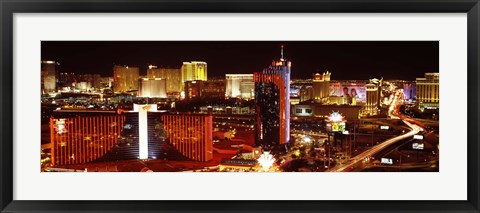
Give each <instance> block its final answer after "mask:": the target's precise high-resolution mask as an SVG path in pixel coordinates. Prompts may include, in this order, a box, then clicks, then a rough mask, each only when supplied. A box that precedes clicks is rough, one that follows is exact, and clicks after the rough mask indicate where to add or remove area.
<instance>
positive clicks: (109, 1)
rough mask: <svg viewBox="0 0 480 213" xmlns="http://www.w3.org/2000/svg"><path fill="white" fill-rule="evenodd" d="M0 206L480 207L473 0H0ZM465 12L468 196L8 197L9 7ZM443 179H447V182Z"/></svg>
mask: <svg viewBox="0 0 480 213" xmlns="http://www.w3.org/2000/svg"><path fill="white" fill-rule="evenodd" d="M0 8H1V25H0V28H1V57H0V64H1V71H0V81H1V85H0V87H1V93H0V100H1V106H0V112H1V113H0V114H1V120H0V135H1V143H0V151H1V153H0V158H1V168H0V173H1V174H0V178H1V180H0V185H1V189H0V191H1V195H0V196H1V200H0V207H1V212H139V211H141V212H190V211H197V212H227V211H230V212H316V211H323V212H356V211H359V212H360V211H362V212H373V211H377V212H480V211H479V157H478V156H479V154H480V149H479V145H478V142H479V141H478V139H479V134H480V131H479V126H478V121H479V114H478V103H479V99H480V96H479V90H480V87H479V83H478V82H480V78H479V71H480V70H479V63H480V60H479V56H480V54H479V45H480V42H479V39H480V37H479V36H480V35H479V24H480V22H479V19H480V17H479V14H480V5H479V1H478V0H405V1H400V0H383V1H380V0H337V1H332V0H300V1H296V0H257V1H252V0H229V1H221V0H197V1H195V0H176V1H174V0H143V1H139V2H137V1H135V0H90V1H78V0H75V1H67V0H38V1H35V0H0ZM83 12H86V13H103V12H105V13H118V12H142V13H156V12H159V13H172V12H179V13H186V12H193V13H203V12H209V13H219V12H222V13H249V12H253V13H258V12H266V13H274V12H286V13H293V12H295V13H297V12H298V13H323V12H329V13H332V12H333V13H339V12H346V13H365V12H373V13H379V12H382V13H467V14H468V16H467V18H468V94H467V95H468V137H467V138H468V153H467V158H468V199H467V200H466V201H360V200H359V201H16V200H13V199H12V198H13V183H14V181H15V180H13V157H12V147H13V142H14V140H13V125H12V124H13V123H14V122H15V121H14V120H13V111H14V110H15V109H14V106H13V39H14V38H13V15H14V13H83ZM445 184H448V183H445ZM438 193H448V192H438Z"/></svg>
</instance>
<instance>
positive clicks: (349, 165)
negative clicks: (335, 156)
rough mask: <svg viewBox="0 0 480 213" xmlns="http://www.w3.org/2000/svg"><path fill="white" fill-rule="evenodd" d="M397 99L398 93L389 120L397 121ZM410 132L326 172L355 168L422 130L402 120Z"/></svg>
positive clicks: (390, 110)
mask: <svg viewBox="0 0 480 213" xmlns="http://www.w3.org/2000/svg"><path fill="white" fill-rule="evenodd" d="M397 97H398V92H397V94H396V95H395V98H394V99H393V101H392V104H391V107H390V109H389V116H390V117H391V118H396V119H399V117H397V116H396V115H395V114H396V113H395V112H397V111H396V110H395V108H396V105H397V103H396V102H397ZM402 121H403V122H404V123H405V124H406V125H407V126H408V127H409V128H410V129H411V130H410V131H409V132H407V133H405V134H403V135H399V136H396V137H393V138H390V139H387V140H386V141H384V142H382V143H380V144H378V145H376V146H373V147H372V148H370V149H368V150H366V151H364V152H362V153H360V154H358V155H357V156H355V157H353V158H351V159H350V160H349V161H347V162H346V163H344V164H341V165H337V166H335V167H333V168H331V169H329V170H327V172H344V171H347V170H348V169H350V168H352V167H353V166H355V165H356V164H358V163H361V162H362V161H363V160H364V159H369V158H370V156H372V155H374V154H376V153H378V152H380V151H381V150H383V149H385V148H386V147H388V146H390V145H392V144H394V143H396V142H398V141H400V140H403V139H406V138H410V137H413V135H415V134H418V133H419V132H420V131H422V128H421V127H419V126H417V125H416V124H412V123H410V122H408V121H406V120H402Z"/></svg>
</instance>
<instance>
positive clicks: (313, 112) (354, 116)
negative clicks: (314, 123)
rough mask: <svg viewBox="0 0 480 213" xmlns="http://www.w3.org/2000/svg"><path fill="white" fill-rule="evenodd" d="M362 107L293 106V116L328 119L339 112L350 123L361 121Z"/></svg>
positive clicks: (317, 104)
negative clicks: (333, 113)
mask: <svg viewBox="0 0 480 213" xmlns="http://www.w3.org/2000/svg"><path fill="white" fill-rule="evenodd" d="M361 109H362V106H353V105H331V104H320V103H312V104H297V105H295V106H292V116H297V117H327V116H329V115H330V114H331V113H332V112H339V113H341V114H342V115H343V116H345V118H346V119H347V120H349V121H355V120H358V119H359V115H360V111H361Z"/></svg>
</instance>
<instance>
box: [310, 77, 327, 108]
mask: <svg viewBox="0 0 480 213" xmlns="http://www.w3.org/2000/svg"><path fill="white" fill-rule="evenodd" d="M330 75H331V73H330V72H328V71H327V72H324V73H322V74H320V73H315V74H314V75H313V83H312V88H313V100H314V101H315V103H321V102H322V100H323V99H324V98H326V97H328V96H329V95H330Z"/></svg>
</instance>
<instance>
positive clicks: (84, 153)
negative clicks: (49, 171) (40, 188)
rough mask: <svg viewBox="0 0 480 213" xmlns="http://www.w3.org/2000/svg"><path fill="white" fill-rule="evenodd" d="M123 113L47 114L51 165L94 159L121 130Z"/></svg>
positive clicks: (113, 142)
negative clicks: (85, 115)
mask: <svg viewBox="0 0 480 213" xmlns="http://www.w3.org/2000/svg"><path fill="white" fill-rule="evenodd" d="M124 121H125V116H123V115H112V116H88V117H73V118H57V119H54V118H53V117H51V118H50V140H51V149H52V152H51V153H52V154H51V156H52V164H53V165H68V164H81V163H87V162H91V161H94V160H96V159H98V158H100V157H102V156H103V155H105V154H106V153H107V152H109V151H110V150H111V149H112V148H113V147H114V146H115V145H116V144H117V141H118V135H120V132H121V131H122V130H123V123H124Z"/></svg>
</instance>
